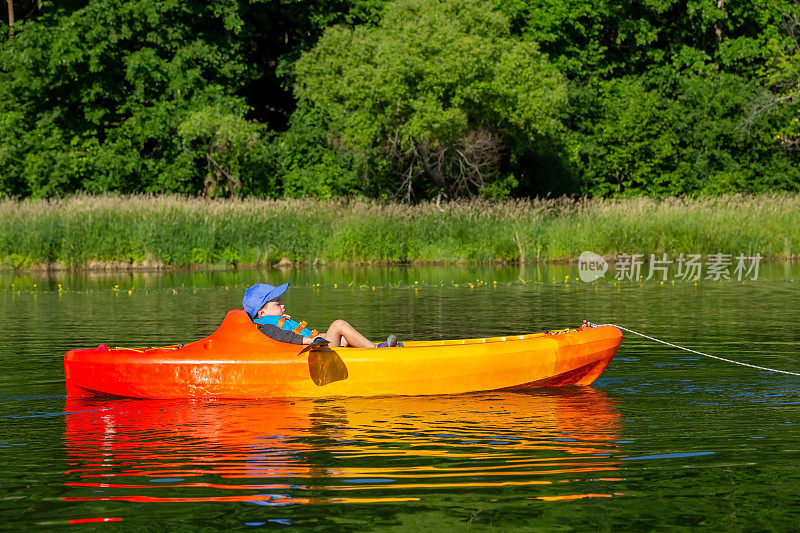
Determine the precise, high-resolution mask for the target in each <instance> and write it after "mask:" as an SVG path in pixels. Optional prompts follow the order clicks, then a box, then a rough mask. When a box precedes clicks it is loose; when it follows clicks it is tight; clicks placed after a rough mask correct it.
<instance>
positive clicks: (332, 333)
mask: <svg viewBox="0 0 800 533" xmlns="http://www.w3.org/2000/svg"><path fill="white" fill-rule="evenodd" d="M288 288H289V284H288V283H284V284H283V285H278V286H277V287H273V286H272V285H267V284H266V283H256V284H255V285H253V286H252V287H250V288H248V289H247V290H246V291H244V298H242V307H244V310H245V311H246V312H247V315H248V316H249V317H250V319H251V320H252V321H253V322H255V324H256V326H258V329H259V331H261V333H263V334H264V335H266V336H267V337H270V338H272V339H275V340H276V341H280V342H288V343H291V344H311V342H312V341H313V340H314V339H315V338H316V337H317V336H321V337H323V338H324V339H325V340H327V341H329V342H330V346H335V347H338V346H353V347H355V348H383V347H387V346H402V345H403V343H398V342H397V337H395V336H394V335H389V338H387V339H386V342H382V343H380V344H379V345H377V346H376V345H375V343H373V342H372V341H370V340H369V339H367V338H366V337H364V336H363V335H362V334H361V333H359V332H358V331H356V329H355V328H354V327H353V326H351V325H350V324H348V323H347V322H345V321H344V320H334V321H333V323H331V325H330V327H329V328H328V331H326V332H325V333H323V334H322V335H319V333H318V332H317V330H309V329H308V328H307V327H305V326H306V323H305V322H300V323H299V324H298V323H297V322H294V321H293V320H289V316H288V315H285V314H284V310H285V308H284V306H283V303H282V302H281V296H283V293H285V292H286V290H287V289H288Z"/></svg>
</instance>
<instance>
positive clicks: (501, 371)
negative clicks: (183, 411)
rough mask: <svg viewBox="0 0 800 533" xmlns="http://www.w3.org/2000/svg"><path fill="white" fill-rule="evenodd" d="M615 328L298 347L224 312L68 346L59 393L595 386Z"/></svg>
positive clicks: (316, 393) (281, 394) (298, 393)
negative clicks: (156, 335) (189, 326)
mask: <svg viewBox="0 0 800 533" xmlns="http://www.w3.org/2000/svg"><path fill="white" fill-rule="evenodd" d="M621 342H622V332H621V331H620V330H619V329H618V328H616V327H614V326H599V327H594V326H589V325H586V324H584V326H581V327H580V328H578V329H571V330H558V331H550V332H547V333H533V334H527V335H508V336H503V337H489V338H477V339H458V340H440V341H409V342H406V343H405V345H404V346H403V347H391V348H332V347H329V346H327V345H324V344H319V345H311V346H300V345H296V344H288V343H283V342H278V341H276V340H273V339H271V338H269V337H267V336H265V335H264V334H262V333H261V332H260V331H259V330H258V328H257V326H256V325H255V324H254V323H253V322H252V321H251V320H250V318H249V317H248V316H247V314H246V313H245V312H244V311H242V310H235V311H230V312H228V314H227V315H226V317H225V319H224V320H223V322H222V324H221V325H220V326H219V328H218V329H217V330H216V331H215V332H214V333H212V334H211V335H209V336H208V337H206V338H204V339H200V340H198V341H195V342H192V343H189V344H186V345H177V346H167V347H163V348H112V347H109V346H106V345H104V344H101V345H100V346H98V347H97V348H91V349H79V350H70V351H68V352H67V354H66V356H65V357H64V376H65V381H66V385H67V396H68V397H70V398H88V397H94V396H121V397H128V398H142V399H170V398H218V399H225V398H229V399H248V398H320V397H336V396H344V397H347V396H395V395H403V396H416V395H435V394H462V393H468V392H479V391H503V390H523V389H532V388H539V387H560V386H566V385H578V386H584V385H589V384H591V383H592V382H594V381H595V380H596V379H597V378H598V377H599V376H600V374H601V373H602V372H603V370H605V368H606V367H607V366H608V364H609V363H610V362H611V359H612V358H613V357H614V355H615V354H616V353H617V350H618V349H619V346H620V343H621Z"/></svg>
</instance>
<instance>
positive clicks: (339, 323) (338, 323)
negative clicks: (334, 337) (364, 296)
mask: <svg viewBox="0 0 800 533" xmlns="http://www.w3.org/2000/svg"><path fill="white" fill-rule="evenodd" d="M349 325H350V324H348V323H347V322H345V321H344V320H342V319H337V320H334V321H333V322H331V327H332V328H342V327H346V326H349Z"/></svg>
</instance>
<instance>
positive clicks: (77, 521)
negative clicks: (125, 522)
mask: <svg viewBox="0 0 800 533" xmlns="http://www.w3.org/2000/svg"><path fill="white" fill-rule="evenodd" d="M91 522H122V518H111V517H104V518H73V519H71V520H67V524H89V523H91Z"/></svg>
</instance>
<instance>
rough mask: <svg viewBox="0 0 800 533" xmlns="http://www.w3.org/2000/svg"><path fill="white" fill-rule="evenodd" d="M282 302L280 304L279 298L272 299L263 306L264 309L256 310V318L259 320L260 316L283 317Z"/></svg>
mask: <svg viewBox="0 0 800 533" xmlns="http://www.w3.org/2000/svg"><path fill="white" fill-rule="evenodd" d="M283 310H284V307H283V302H281V299H280V298H273V299H272V300H270V301H268V302H267V303H265V304H264V307H262V308H261V309H259V310H258V313H256V318H261V317H262V316H276V315H283Z"/></svg>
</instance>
